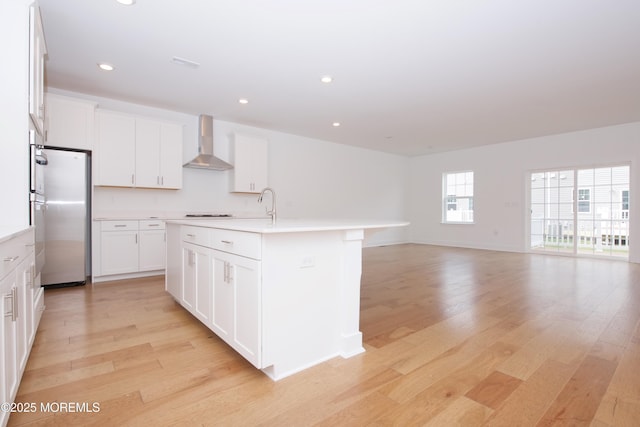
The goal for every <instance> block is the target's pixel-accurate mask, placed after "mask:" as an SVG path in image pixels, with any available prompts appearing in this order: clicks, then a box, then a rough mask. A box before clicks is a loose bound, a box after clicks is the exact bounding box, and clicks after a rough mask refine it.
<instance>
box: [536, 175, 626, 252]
mask: <svg viewBox="0 0 640 427" xmlns="http://www.w3.org/2000/svg"><path fill="white" fill-rule="evenodd" d="M629 200H630V192H629V166H615V167H603V168H593V169H565V170H553V171H542V172H534V173H532V174H531V230H530V246H531V249H532V250H534V251H543V252H555V253H568V254H585V255H586V254H590V255H598V256H614V257H624V258H628V255H629V238H628V237H629V214H630V210H629V206H630V205H629Z"/></svg>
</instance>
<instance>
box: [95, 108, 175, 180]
mask: <svg viewBox="0 0 640 427" xmlns="http://www.w3.org/2000/svg"><path fill="white" fill-rule="evenodd" d="M96 122H97V124H96V126H97V132H96V135H97V138H96V157H97V173H96V177H95V181H96V185H103V186H115V187H143V188H165V189H179V188H182V126H181V125H180V124H176V123H167V122H161V121H157V120H152V119H146V118H142V117H136V116H131V115H126V114H122V113H114V112H110V111H102V110H98V111H97V113H96Z"/></svg>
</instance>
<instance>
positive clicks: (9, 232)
mask: <svg viewBox="0 0 640 427" xmlns="http://www.w3.org/2000/svg"><path fill="white" fill-rule="evenodd" d="M30 229H31V226H30V225H29V226H27V227H26V228H23V227H9V226H0V243H3V242H6V241H8V240H11V239H13V238H14V237H18V236H19V235H21V234H23V233H26V232H27V231H29V230H30Z"/></svg>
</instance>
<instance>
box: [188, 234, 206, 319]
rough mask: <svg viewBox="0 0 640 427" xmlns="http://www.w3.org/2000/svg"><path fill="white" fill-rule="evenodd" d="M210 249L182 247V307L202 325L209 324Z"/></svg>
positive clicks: (196, 246)
mask: <svg viewBox="0 0 640 427" xmlns="http://www.w3.org/2000/svg"><path fill="white" fill-rule="evenodd" d="M211 267H212V266H211V249H208V248H204V247H202V246H198V245H193V244H191V243H186V242H185V243H183V245H182V306H183V307H184V308H186V309H187V310H189V312H190V313H191V314H193V315H194V316H195V317H197V318H198V319H199V320H200V321H201V322H202V323H204V324H205V325H207V326H209V325H210V323H211V320H210V319H211V274H212V273H211Z"/></svg>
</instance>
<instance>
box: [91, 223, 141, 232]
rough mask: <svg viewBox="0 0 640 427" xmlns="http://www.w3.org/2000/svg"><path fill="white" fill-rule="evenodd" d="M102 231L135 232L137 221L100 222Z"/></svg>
mask: <svg viewBox="0 0 640 427" xmlns="http://www.w3.org/2000/svg"><path fill="white" fill-rule="evenodd" d="M100 223H101V224H100V230H102V231H125V230H137V229H138V221H100Z"/></svg>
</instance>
